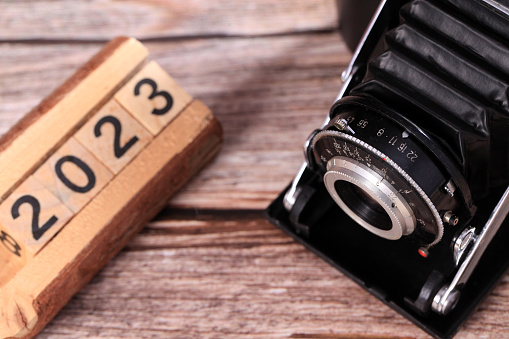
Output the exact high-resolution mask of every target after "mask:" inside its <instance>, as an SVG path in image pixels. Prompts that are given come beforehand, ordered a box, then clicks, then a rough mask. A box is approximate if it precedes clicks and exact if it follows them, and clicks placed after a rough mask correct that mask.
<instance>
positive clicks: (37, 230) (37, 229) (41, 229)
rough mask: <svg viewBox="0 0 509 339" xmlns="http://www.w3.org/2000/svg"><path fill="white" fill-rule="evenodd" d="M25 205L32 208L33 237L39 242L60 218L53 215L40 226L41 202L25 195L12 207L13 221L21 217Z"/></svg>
mask: <svg viewBox="0 0 509 339" xmlns="http://www.w3.org/2000/svg"><path fill="white" fill-rule="evenodd" d="M23 204H29V205H30V206H32V235H33V237H34V239H35V240H39V239H40V238H41V237H42V235H43V234H44V233H45V232H46V231H47V230H49V229H50V228H51V226H53V225H54V224H55V223H56V222H57V221H58V218H57V217H56V216H54V215H53V216H52V217H51V218H49V219H48V221H46V222H45V223H44V224H43V225H42V226H39V214H40V213H41V204H40V203H39V200H37V199H36V198H34V197H33V196H31V195H24V196H22V197H20V198H19V199H18V200H16V202H15V203H14V204H13V205H12V209H11V215H12V218H13V219H16V218H18V217H19V216H20V214H19V208H20V207H21V205H23ZM2 235H3V234H2ZM2 242H3V239H2ZM4 245H5V243H4ZM16 245H17V244H16ZM18 247H19V245H18ZM15 254H16V253H15Z"/></svg>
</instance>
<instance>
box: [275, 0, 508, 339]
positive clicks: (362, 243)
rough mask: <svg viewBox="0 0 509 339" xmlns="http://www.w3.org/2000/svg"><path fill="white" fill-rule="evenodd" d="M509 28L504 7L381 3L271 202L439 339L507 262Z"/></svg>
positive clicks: (481, 0)
mask: <svg viewBox="0 0 509 339" xmlns="http://www.w3.org/2000/svg"><path fill="white" fill-rule="evenodd" d="M507 27H509V6H508V4H506V3H504V2H503V1H493V0H468V1H466V0H412V1H409V0H387V1H382V2H381V4H380V6H379V7H378V9H377V11H376V13H375V16H374V18H373V20H372V21H371V22H370V24H369V26H368V29H367V31H366V33H365V35H364V36H363V38H362V39H361V42H360V44H359V46H358V47H357V50H356V51H355V53H354V57H353V60H352V62H351V63H350V65H349V66H348V68H347V69H346V70H345V72H344V73H343V75H342V80H343V81H344V86H343V88H342V89H341V91H340V93H339V95H338V97H337V99H336V101H335V103H334V104H333V106H332V108H331V111H330V113H329V115H328V116H327V117H326V119H325V122H324V124H323V126H322V127H321V128H319V129H317V130H315V131H313V132H312V133H311V135H310V137H309V139H308V141H307V142H306V144H305V162H304V164H303V166H302V168H301V170H300V171H299V173H298V175H297V177H296V178H295V180H294V181H293V183H292V184H291V185H290V186H289V187H288V188H287V189H286V190H285V191H284V192H283V193H282V194H281V195H280V197H279V198H278V199H277V200H276V201H275V202H274V203H273V204H272V205H271V206H270V207H269V209H268V210H267V214H268V216H269V218H270V219H271V220H272V221H273V222H274V223H275V224H276V225H277V226H279V227H281V228H282V229H283V230H285V231H286V232H287V233H289V234H290V235H292V236H293V237H294V238H295V239H297V240H298V241H299V242H301V243H303V244H304V245H306V246H307V247H308V248H309V249H311V250H312V251H314V252H315V253H317V254H318V255H320V256H321V257H322V258H324V259H326V260H327V261H328V262H330V263H331V264H333V265H334V266H335V267H337V268H338V269H340V270H341V271H342V272H344V273H345V274H347V275H348V276H349V277H351V278H352V279H354V280H355V281H356V282H357V283H359V284H360V285H361V286H363V287H364V288H366V289H367V290H368V291H370V292H371V293H373V294H374V295H375V296H377V297H378V298H380V299H381V300H382V301H383V302H385V303H386V304H388V305H389V306H391V307H393V308H395V309H396V310H397V311H399V312H400V313H402V314H404V315H405V316H406V317H408V318H409V319H410V320H412V321H413V322H415V323H416V324H418V325H420V326H421V327H422V328H424V329H425V330H427V331H428V332H429V333H431V334H433V335H435V336H438V337H450V336H452V335H453V334H454V333H455V332H456V331H457V329H458V328H459V326H460V325H461V323H462V321H463V320H465V319H466V317H467V316H468V314H469V313H470V312H471V311H472V310H473V309H474V308H475V306H476V305H477V304H478V303H479V302H480V300H482V298H483V297H484V296H485V295H486V293H487V292H488V291H489V290H490V289H491V288H492V286H493V285H494V284H495V283H496V281H497V280H498V278H499V277H500V276H501V275H502V274H503V272H505V270H506V269H507V267H508V266H509V254H508V253H506V251H504V246H505V243H506V242H507V241H508V240H509V222H508V221H507V220H505V219H506V215H507V213H508V211H509V188H508V185H509V81H508V80H507V79H509V31H508V30H507ZM506 188H507V189H506Z"/></svg>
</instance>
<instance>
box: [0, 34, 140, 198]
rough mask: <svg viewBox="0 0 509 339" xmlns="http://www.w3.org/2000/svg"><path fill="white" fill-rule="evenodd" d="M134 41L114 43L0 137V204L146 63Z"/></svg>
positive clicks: (124, 40) (128, 39) (123, 39)
mask: <svg viewBox="0 0 509 339" xmlns="http://www.w3.org/2000/svg"><path fill="white" fill-rule="evenodd" d="M147 55H148V52H147V49H146V48H145V47H144V46H143V45H142V44H141V43H140V42H138V41H137V40H135V39H131V38H117V39H115V40H113V41H112V42H110V43H109V44H108V45H107V46H106V47H105V48H104V49H103V50H102V51H101V52H99V53H98V54H97V55H96V56H95V57H94V58H92V59H91V60H90V61H89V62H88V63H86V64H85V65H84V66H83V67H82V68H80V69H79V70H78V71H77V72H76V73H75V74H74V76H73V77H72V78H70V79H69V80H67V81H66V82H65V83H64V84H63V85H62V86H61V87H59V88H58V89H56V90H55V92H53V93H52V94H51V95H50V96H49V97H48V98H47V99H45V100H44V101H43V102H41V104H40V105H39V106H37V107H36V108H35V109H34V110H33V111H32V112H30V113H29V114H28V115H27V116H26V117H25V118H23V119H22V120H21V121H20V122H19V123H18V124H16V125H15V126H14V127H13V128H12V129H11V130H10V131H9V132H7V133H6V134H5V135H4V136H2V138H0V173H1V174H2V175H0V201H1V200H3V199H5V198H6V196H7V195H8V194H9V193H10V192H11V191H12V190H13V189H14V188H15V187H16V186H17V185H18V184H19V183H21V182H22V181H23V180H24V179H25V178H26V177H27V176H28V175H29V174H30V172H31V171H33V170H34V169H35V168H37V166H38V165H40V163H41V162H42V161H43V159H44V157H45V156H46V155H47V154H48V153H50V152H52V151H54V150H55V149H56V148H58V146H60V145H61V144H62V143H63V142H65V140H66V139H67V138H68V137H69V136H70V135H72V134H73V133H74V131H75V130H76V129H77V128H78V127H79V126H80V124H81V123H82V122H83V121H84V120H86V119H87V117H88V116H90V115H91V114H92V113H93V111H94V109H96V108H97V107H99V106H101V105H102V104H104V102H106V101H107V100H109V98H111V95H112V94H113V92H115V91H116V90H118V88H120V86H121V85H123V84H124V83H125V81H126V79H127V78H128V77H129V76H131V75H132V74H133V73H134V72H136V70H137V69H138V68H139V67H140V66H141V64H142V63H143V62H144V61H145V59H146V57H147Z"/></svg>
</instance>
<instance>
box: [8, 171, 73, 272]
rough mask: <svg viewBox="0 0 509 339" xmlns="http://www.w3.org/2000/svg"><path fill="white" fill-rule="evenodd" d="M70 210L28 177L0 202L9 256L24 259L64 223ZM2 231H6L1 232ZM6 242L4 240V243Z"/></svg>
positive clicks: (30, 255) (70, 215) (39, 247)
mask: <svg viewBox="0 0 509 339" xmlns="http://www.w3.org/2000/svg"><path fill="white" fill-rule="evenodd" d="M72 216H73V212H72V211H71V210H69V209H68V208H67V207H66V206H65V205H63V204H62V202H61V201H60V200H58V199H57V198H56V197H55V196H54V195H53V194H52V193H51V192H50V191H49V190H48V189H46V188H45V187H44V186H43V185H42V184H41V183H40V182H38V181H37V180H36V179H35V178H34V177H28V178H27V179H26V180H25V181H24V182H23V183H22V184H21V185H20V186H19V187H18V188H17V189H16V190H15V191H14V192H13V193H12V194H11V195H10V196H9V198H8V199H6V200H5V201H3V202H2V204H1V205H0V225H1V228H2V230H0V234H1V235H2V236H3V237H4V238H5V234H7V235H8V236H9V238H10V239H9V240H7V242H11V239H12V243H11V245H12V246H11V247H10V248H8V249H9V250H10V252H11V257H13V258H14V259H20V260H21V261H23V262H26V261H27V260H28V259H30V258H32V257H34V255H36V254H37V253H38V252H39V250H40V249H41V248H42V247H43V246H44V245H45V244H46V243H47V242H48V241H49V240H50V239H51V238H52V237H53V236H54V235H55V234H56V233H57V232H58V231H59V230H60V229H61V228H62V227H63V226H64V225H65V224H66V222H67V221H68V220H69V219H70V218H71V217H72ZM4 232H5V233H4ZM4 245H5V242H4Z"/></svg>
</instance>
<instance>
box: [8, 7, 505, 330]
mask: <svg viewBox="0 0 509 339" xmlns="http://www.w3.org/2000/svg"><path fill="white" fill-rule="evenodd" d="M337 21H338V20H337V10H336V7H335V1H333V0H313V1H311V0H296V1H289V0H279V1H273V0H257V1H245V0H239V1H227V0H213V1H212V0H211V1H206V0H202V1H200V0H194V1H178V0H166V1H163V0H160V1H122V2H118V1H112V0H104V1H96V2H89V1H83V0H80V1H72V2H69V1H67V2H64V1H54V0H53V1H49V0H48V1H29V0H19V1H2V2H0V28H1V29H0V103H1V104H0V134H2V133H5V132H6V131H7V130H8V129H9V128H10V126H12V125H13V124H14V123H15V122H16V121H17V120H18V119H20V118H21V117H22V116H23V114H24V113H26V112H28V111H29V110H30V109H31V108H32V107H33V106H35V105H36V104H37V103H38V102H39V101H40V100H41V99H42V98H44V97H45V96H47V95H48V94H49V93H50V92H51V90H52V89H53V88H55V87H56V86H57V85H59V84H60V83H62V82H63V81H64V80H65V79H66V78H67V77H68V76H70V75H71V74H72V73H73V72H74V70H76V68H77V67H78V66H79V65H81V64H83V63H84V62H85V61H86V60H88V59H89V58H90V57H91V56H92V55H93V54H94V53H95V52H96V51H98V50H99V49H100V48H101V46H102V45H103V44H104V43H105V42H106V41H108V40H109V39H111V38H113V37H114V36H117V35H129V36H134V37H136V38H138V39H140V40H142V41H143V42H144V43H145V45H146V46H147V47H148V49H149V51H150V53H151V57H152V59H154V60H156V61H157V62H158V63H159V64H160V65H162V66H163V68H165V69H166V71H168V72H169V73H170V74H171V75H172V76H173V77H174V78H175V79H176V80H177V81H178V82H179V83H180V84H181V85H182V86H183V87H184V88H185V89H186V90H187V91H188V92H189V93H191V94H192V95H193V96H194V97H196V98H199V99H201V100H203V101H204V102H205V104H207V105H208V106H210V107H211V109H212V111H213V112H214V113H215V115H216V116H217V117H218V118H219V119H220V120H221V122H222V124H223V127H224V132H225V145H224V148H223V151H222V152H221V154H220V155H219V157H217V158H216V160H215V161H214V162H213V163H212V164H211V165H210V166H208V167H207V168H206V169H205V170H204V171H203V172H201V173H200V175H199V176H198V177H196V178H195V179H194V180H193V181H192V182H191V183H190V184H189V185H188V186H187V187H186V188H185V189H183V190H182V191H181V192H180V193H179V194H178V195H177V196H176V197H175V198H174V199H173V200H172V201H171V203H170V205H169V206H168V207H167V208H165V209H164V210H163V212H162V213H161V214H160V215H159V216H158V217H157V218H156V219H155V220H153V221H152V222H151V223H149V224H148V225H147V227H146V228H145V229H144V230H143V231H142V232H141V234H139V235H138V236H137V237H136V238H135V239H134V240H133V241H132V242H131V243H130V244H129V245H128V246H127V248H125V250H123V251H122V252H121V253H120V254H119V255H118V256H117V257H116V258H115V259H114V260H112V261H111V262H110V263H109V264H108V265H107V266H106V267H105V268H104V269H103V270H102V271H101V272H100V273H99V274H98V275H97V276H96V277H95V278H94V279H93V280H92V282H91V283H90V284H88V285H87V286H86V287H85V288H84V289H83V290H82V291H81V292H80V293H78V294H77V295H76V296H75V297H74V299H73V300H72V301H71V302H70V303H69V304H68V305H67V306H66V307H65V308H64V309H63V310H62V311H61V312H60V314H59V315H58V316H57V317H56V318H55V319H54V320H53V321H52V322H51V323H50V324H49V325H48V326H47V328H46V329H45V330H44V331H43V332H42V333H41V335H40V337H41V338H49V337H51V338H83V337H163V338H168V337H173V338H185V337H194V338H199V337H200V338H201V337H209V338H253V337H259V338H283V337H290V338H304V337H305V338H352V337H354V338H389V337H390V338H393V337H401V338H407V337H418V338H423V337H427V335H426V334H425V333H424V332H422V331H421V330H420V329H418V328H417V327H415V326H414V325H412V324H411V323H410V322H409V321H407V320H405V319H404V318H403V317H402V316H400V315H398V314H397V313H396V312H394V311H392V310H391V309H389V308H387V307H386V306H384V305H383V304H382V303H381V302H379V301H378V300H376V299H375V298H374V297H372V296H371V295H369V294H368V293H367V292H365V291H364V290H363V289H361V288H360V287H358V286H357V285H356V284H355V283H353V282H352V281H350V280H349V279H348V278H346V277H345V276H343V275H342V274H341V273H339V272H338V271H336V270H335V269H333V268H332V267H330V266H329V265H328V264H326V263H325V262H323V261H322V260H320V259H318V258H317V257H316V256H314V255H313V254H311V253H310V252H308V251H307V250H305V249H304V248H303V247H302V246H300V245H298V244H296V243H295V242H294V241H293V240H292V239H291V238H290V237H288V236H286V235H285V234H283V233H282V232H281V231H279V230H278V229H276V228H275V227H274V226H273V225H271V224H270V223H269V222H268V221H266V220H265V219H264V218H263V216H262V212H263V210H264V209H265V208H266V207H267V205H268V204H269V203H270V202H271V201H272V200H273V199H274V198H275V197H276V196H277V195H278V193H279V192H280V191H281V190H282V189H283V188H284V187H285V186H286V185H287V184H288V183H289V181H290V180H291V179H292V177H293V175H294V174H295V173H296V171H297V169H298V167H299V164H300V162H301V161H302V156H301V149H302V144H303V141H304V140H305V138H306V137H307V135H308V133H309V132H310V131H311V130H312V129H313V128H315V127H317V126H319V125H320V123H321V122H322V120H323V118H324V116H325V114H326V112H327V111H328V109H329V106H330V104H331V103H332V101H333V99H334V98H335V96H336V94H337V92H338V90H339V88H340V86H341V83H340V77H339V75H340V73H341V71H342V69H343V68H344V67H345V65H346V64H347V63H348V61H349V59H350V57H351V55H350V52H349V51H348V49H347V48H346V46H345V45H344V43H343V41H342V39H341V37H340V35H339V34H338V27H337ZM508 310H509V278H508V277H507V276H506V277H505V278H504V279H503V281H502V282H501V283H500V284H499V285H498V286H497V288H496V289H495V290H494V292H493V293H492V294H491V295H490V296H489V297H488V299H487V300H486V301H485V302H484V303H483V304H482V305H481V307H480V308H479V310H478V311H477V312H476V313H475V314H474V315H473V316H472V317H471V318H470V319H469V320H468V322H467V323H466V325H465V326H464V328H463V329H462V331H461V332H460V333H459V334H458V336H457V337H458V338H474V337H475V338H477V337H496V338H499V337H503V336H506V337H509V315H508V314H509V312H507V311H508Z"/></svg>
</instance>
